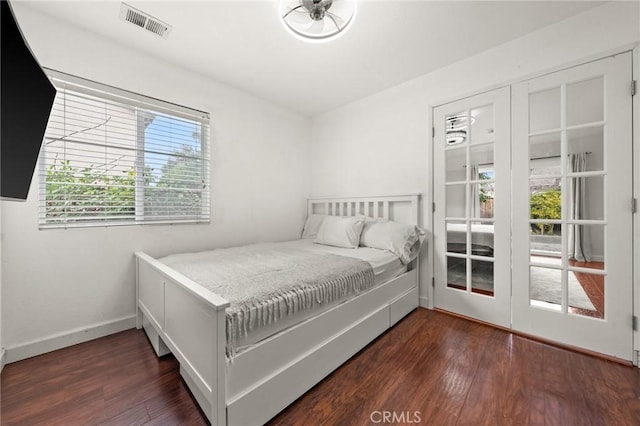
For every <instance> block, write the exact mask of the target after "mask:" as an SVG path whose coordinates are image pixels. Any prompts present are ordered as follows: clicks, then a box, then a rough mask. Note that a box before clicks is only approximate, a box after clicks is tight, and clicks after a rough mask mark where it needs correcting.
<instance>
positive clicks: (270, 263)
mask: <svg viewBox="0 0 640 426" xmlns="http://www.w3.org/2000/svg"><path fill="white" fill-rule="evenodd" d="M160 261H161V262H162V263H164V264H166V265H168V266H170V267H171V268H173V269H175V270H176V271H178V272H180V273H181V274H183V275H185V276H186V277H188V278H190V279H192V280H193V281H195V282H196V283H198V284H200V285H202V286H204V287H206V288H207V289H209V290H211V291H212V292H214V293H216V294H217V295H219V296H221V297H224V298H225V299H226V300H228V301H229V302H230V307H229V308H227V311H226V333H227V349H226V354H227V357H228V358H229V359H232V357H233V356H234V355H235V353H236V342H237V340H238V338H240V337H243V336H246V335H247V333H249V332H251V331H252V330H255V329H257V328H259V327H264V326H266V325H268V324H271V323H274V322H277V321H278V320H279V319H281V318H285V317H286V316H287V315H291V314H294V313H296V312H298V311H302V310H307V309H313V308H315V307H317V306H321V305H325V304H329V303H332V302H334V301H337V300H340V299H342V298H345V297H347V296H350V295H353V294H357V293H359V292H361V291H364V290H367V289H370V288H372V287H373V286H374V273H373V268H372V267H371V265H370V264H369V263H368V262H366V261H364V260H360V259H354V258H350V257H346V256H339V255H334V254H328V253H327V254H324V253H323V254H320V253H317V252H312V251H305V250H298V249H292V248H287V247H282V246H279V245H278V244H277V243H268V244H254V245H249V246H243V247H233V248H228V249H218V250H212V251H205V252H199V253H187V254H175V255H171V256H167V257H165V258H163V259H160Z"/></svg>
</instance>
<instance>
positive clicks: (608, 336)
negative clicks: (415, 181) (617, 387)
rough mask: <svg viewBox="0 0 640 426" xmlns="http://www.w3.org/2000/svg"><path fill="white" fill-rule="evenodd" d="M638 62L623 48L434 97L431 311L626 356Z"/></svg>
mask: <svg viewBox="0 0 640 426" xmlns="http://www.w3.org/2000/svg"><path fill="white" fill-rule="evenodd" d="M631 70H632V60H631V53H623V54H619V55H615V56H612V57H608V58H605V59H601V60H598V61H593V62H589V63H586V64H584V65H580V66H576V67H572V68H569V69H566V70H562V71H558V72H554V73H550V74H546V75H544V76H541V77H537V78H533V79H530V80H527V81H524V82H521V83H518V84H514V85H513V86H511V88H509V87H507V88H502V89H497V90H494V91H491V92H487V93H483V94H480V95H477V96H473V97H469V98H465V99H462V100H460V101H456V102H452V103H449V104H446V105H443V106H439V107H437V108H434V110H433V122H434V128H435V134H434V179H433V185H434V186H433V191H434V201H435V211H434V215H433V220H434V222H433V234H434V278H435V280H434V306H435V307H436V308H439V309H443V310H446V311H451V312H454V313H457V314H461V315H464V316H468V317H472V318H476V319H478V320H481V321H485V322H489V323H492V324H496V325H499V326H503V327H510V328H512V329H513V330H516V331H519V332H522V333H526V334H529V335H533V336H537V337H541V338H544V339H547V340H551V341H556V342H559V343H562V344H566V345H571V346H576V347H580V348H583V349H587V350H591V351H594V352H599V353H602V354H607V355H610V356H614V357H617V358H620V359H624V360H631V359H632V355H633V341H632V339H633V331H632V315H633V306H632V297H633V294H632V289H633V263H632V262H633V251H632V250H633V243H632V238H633V228H632V226H633V225H632V220H633V217H632V215H633V213H632V207H631V206H632V199H633V198H632V197H633V192H632V181H633V164H632V158H633V152H632V102H631V93H630V82H631V80H632V75H631ZM510 90H511V93H510ZM510 126H511V127H510Z"/></svg>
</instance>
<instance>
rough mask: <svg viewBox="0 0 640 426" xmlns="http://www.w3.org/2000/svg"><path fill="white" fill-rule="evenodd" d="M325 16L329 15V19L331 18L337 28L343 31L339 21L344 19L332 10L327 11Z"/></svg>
mask: <svg viewBox="0 0 640 426" xmlns="http://www.w3.org/2000/svg"><path fill="white" fill-rule="evenodd" d="M324 16H325V18H326V17H327V16H328V17H329V20H331V22H333V24H334V25H335V26H336V30H337V31H342V27H341V26H340V24H338V21H342V19H341V18H340V17H339V16H338V15H335V14H333V13H331V12H325V15H324Z"/></svg>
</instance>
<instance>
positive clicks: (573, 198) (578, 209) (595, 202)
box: [567, 176, 604, 220]
mask: <svg viewBox="0 0 640 426" xmlns="http://www.w3.org/2000/svg"><path fill="white" fill-rule="evenodd" d="M567 195H568V196H569V217H568V219H569V220H603V219H604V176H589V177H573V178H570V179H569V194H567Z"/></svg>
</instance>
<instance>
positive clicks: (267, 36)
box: [14, 0, 602, 116]
mask: <svg viewBox="0 0 640 426" xmlns="http://www.w3.org/2000/svg"><path fill="white" fill-rule="evenodd" d="M127 3H129V4H130V5H131V6H134V7H136V8H138V9H141V10H142V11H144V12H146V13H148V14H150V15H152V16H154V17H156V18H158V19H160V20H163V21H165V22H167V23H169V24H171V25H173V30H172V32H171V34H170V35H169V37H168V39H167V40H164V39H162V38H160V37H158V36H155V35H153V34H150V33H147V32H145V31H143V30H141V29H139V28H137V27H135V26H134V25H132V24H130V23H127V22H124V21H121V20H119V19H118V16H119V11H120V2H117V1H107V2H96V1H71V2H59V1H45V2H23V1H20V3H19V5H14V7H16V6H17V7H32V8H34V9H37V10H39V11H41V12H43V13H45V14H48V15H51V16H53V17H55V18H58V19H60V20H63V21H65V22H66V23H70V24H72V25H78V26H81V27H82V28H84V29H85V30H87V31H91V32H95V33H98V34H100V35H102V36H105V37H108V38H111V39H113V40H114V41H116V42H118V43H121V44H125V45H127V46H129V47H131V48H134V49H138V50H140V51H144V52H146V53H147V54H149V55H152V56H155V57H159V58H162V59H164V60H166V61H169V62H172V63H175V64H179V65H181V66H183V67H185V68H187V69H190V70H192V71H195V72H198V73H200V74H203V75H206V76H209V77H211V78H213V79H215V80H218V81H220V82H222V83H226V84H228V85H230V86H233V87H236V88H238V89H241V90H244V91H246V92H249V93H252V94H254V95H255V96H258V97H260V98H263V99H266V100H269V101H271V102H273V103H275V104H278V105H281V106H283V107H286V108H289V109H292V110H295V111H299V112H301V113H303V114H306V115H309V116H313V115H316V114H319V113H322V112H325V111H329V110H331V109H334V108H336V107H339V106H341V105H344V104H347V103H349V102H352V101H355V100H357V99H360V98H363V97H365V96H368V95H371V94H373V93H376V92H379V91H381V90H383V89H385V88H388V87H392V86H394V85H396V84H399V83H401V82H403V81H407V80H409V79H411V78H414V77H417V76H419V75H422V74H425V73H428V72H430V71H433V70H435V69H438V68H441V67H443V66H445V65H448V64H451V63H453V62H456V61H458V60H460V59H463V58H466V57H468V56H471V55H474V54H476V53H479V52H481V51H483V50H486V49H489V48H491V47H494V46H497V45H499V44H502V43H505V42H507V41H509V40H512V39H514V38H517V37H520V36H522V35H524V34H527V33H529V32H532V31H535V30H536V29H539V28H542V27H544V26H548V25H550V24H553V23H555V22H558V21H561V20H563V19H566V18H568V17H570V16H573V15H576V14H579V13H581V12H583V11H585V10H587V9H589V8H592V7H595V6H597V5H599V4H601V3H602V2H590V1H586V2H582V1H548V2H545V1H497V2H488V1H470V2H463V1H442V2H438V1H400V0H390V1H373V0H360V1H359V2H358V12H357V15H356V18H355V21H354V23H353V25H352V27H351V28H350V29H349V31H348V32H347V33H346V34H344V35H343V36H342V37H340V38H338V39H336V40H333V41H329V42H326V43H320V44H317V43H315V44H311V43H305V42H304V41H301V40H299V39H297V38H295V37H293V36H292V35H291V34H290V33H288V32H287V31H286V30H285V28H284V26H283V25H282V24H281V22H280V20H279V16H278V6H279V2H278V0H269V1H267V0H264V1H195V2H186V1H159V2H156V1H135V0H132V1H128V2H127Z"/></svg>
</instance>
